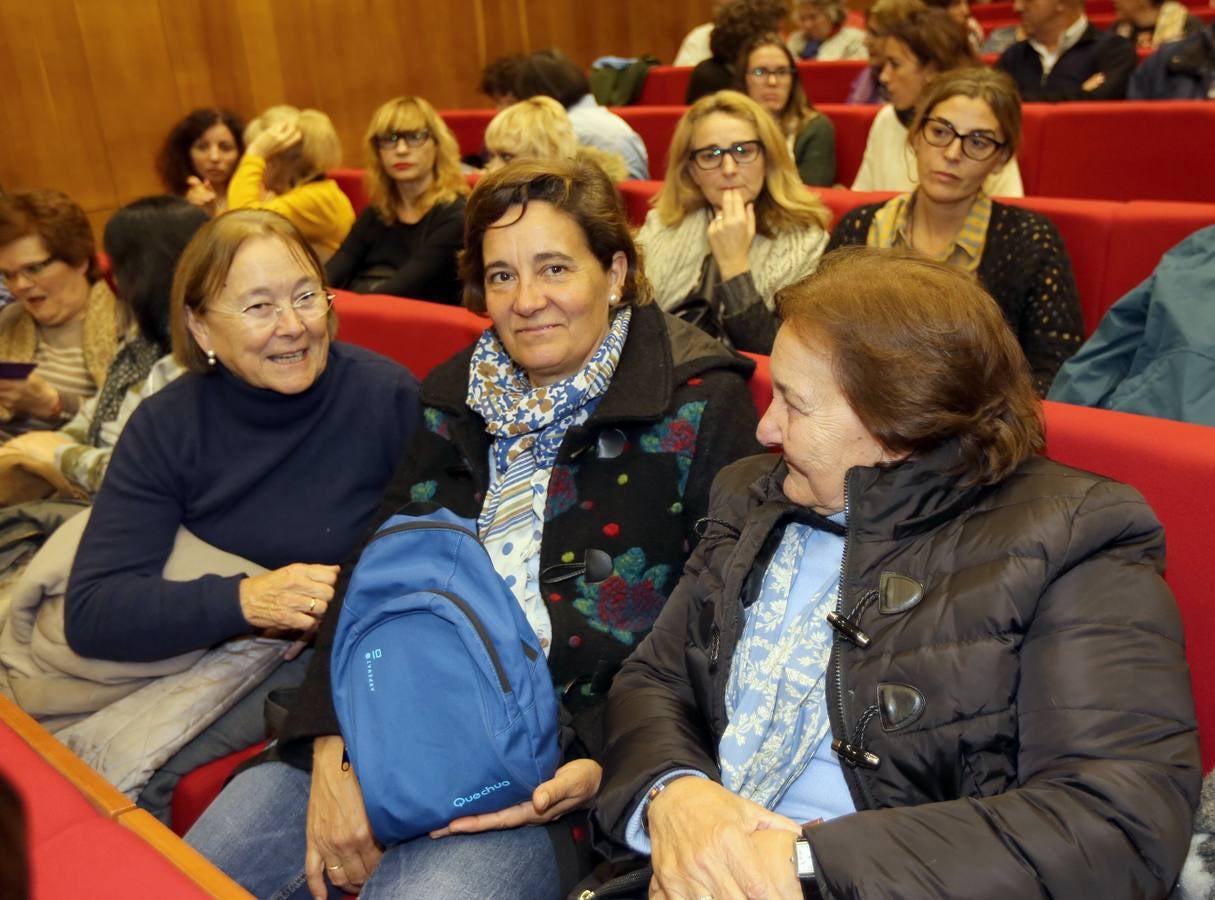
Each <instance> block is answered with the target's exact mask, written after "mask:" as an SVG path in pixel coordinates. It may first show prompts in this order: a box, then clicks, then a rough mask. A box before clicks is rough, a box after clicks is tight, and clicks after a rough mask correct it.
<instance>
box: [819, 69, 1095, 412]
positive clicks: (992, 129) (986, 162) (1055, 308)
mask: <svg viewBox="0 0 1215 900" xmlns="http://www.w3.org/2000/svg"><path fill="white" fill-rule="evenodd" d="M907 140H908V144H909V145H910V147H911V150H912V152H913V153H914V155H915V166H916V172H917V174H918V181H919V187H917V188H916V190H915V191H914V192H913V193H910V194H901V195H899V196H898V197H894V198H893V199H891V200H888V201H887V202H885V203H881V204H873V205H870V206H862V207H860V208H858V209H854V210H852V211H851V212H850V213H848V214H847V215H846V216H844V217H843V218H842V219H840V221H839V224H838V225H836V227H835V231H834V233H833V234H832V237H831V245H830V247H829V248H828V249H834V248H835V247H838V246H841V245H843V244H868V245H869V246H870V247H906V248H910V249H914V250H916V251H918V252H920V253H922V254H924V255H925V256H928V257H930V258H932V259H936V260H939V261H942V262H948V263H950V264H952V265H955V266H957V267H959V268H961V269H964V270H966V271H967V272H970V273H973V274H977V275H978V278H979V281H980V282H981V283H982V284H983V286H984V288H986V290H987V291H988V293H990V294H991V295H992V296H993V297H995V299H996V302H998V303H999V304H1000V309H1001V310H1003V312H1004V317H1005V319H1007V320H1008V324H1009V325H1010V326H1011V327H1012V330H1013V333H1014V334H1016V336H1017V339H1018V340H1019V341H1020V343H1021V348H1022V349H1023V350H1024V351H1025V355H1026V357H1027V358H1028V359H1029V364H1030V367H1031V368H1032V369H1033V375H1034V387H1035V388H1036V389H1037V391H1038V393H1039V394H1045V393H1046V390H1047V388H1049V387H1050V383H1051V380H1052V379H1053V378H1054V377H1055V373H1056V372H1057V371H1058V370H1059V366H1061V365H1062V364H1063V362H1064V360H1066V359H1067V358H1068V357H1069V356H1071V355H1072V354H1073V353H1075V352H1076V350H1077V349H1078V348H1079V346H1080V342H1081V340H1082V338H1083V335H1084V322H1083V320H1082V318H1081V315H1080V300H1079V297H1078V295H1077V293H1076V281H1075V279H1074V278H1073V276H1072V265H1071V260H1070V259H1069V258H1068V255H1067V248H1066V247H1064V245H1063V241H1062V239H1061V238H1060V237H1059V232H1058V231H1056V230H1055V226H1054V225H1053V224H1052V223H1051V221H1050V220H1049V219H1047V218H1046V217H1045V216H1043V215H1040V214H1039V213H1036V212H1033V211H1031V210H1028V209H1021V208H1020V207H1016V206H1006V205H1005V204H1003V203H997V202H995V201H993V200H992V199H991V198H990V197H988V196H987V194H985V193H984V190H983V185H984V183H985V182H987V181H988V179H989V178H991V177H992V176H993V175H995V173H997V172H998V171H999V170H1000V169H1001V168H1002V167H1003V166H1004V165H1006V164H1007V163H1008V161H1009V160H1010V159H1012V158H1013V156H1014V155H1015V154H1016V152H1017V147H1018V146H1019V145H1020V142H1021V101H1020V98H1019V96H1018V94H1017V87H1016V85H1015V84H1014V83H1013V81H1012V79H1010V78H1009V77H1008V76H1007V75H1005V74H1004V73H1003V72H999V71H996V70H994V69H961V70H958V71H955V72H951V73H948V74H946V75H942V76H941V77H940V78H938V79H937V80H936V81H935V82H933V84H932V86H931V88H930V89H929V91H928V95H927V96H926V97H925V99H924V103H923V106H921V107H920V112H919V115H918V116H917V117H916V119H915V121H914V122H913V123H912V126H911V130H910V131H909V132H908V138H907Z"/></svg>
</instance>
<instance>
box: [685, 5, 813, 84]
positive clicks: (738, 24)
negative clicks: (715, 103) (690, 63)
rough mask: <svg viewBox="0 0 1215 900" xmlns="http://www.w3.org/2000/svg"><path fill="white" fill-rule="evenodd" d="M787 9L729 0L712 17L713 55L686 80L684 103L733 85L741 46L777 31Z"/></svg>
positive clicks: (711, 39)
mask: <svg viewBox="0 0 1215 900" xmlns="http://www.w3.org/2000/svg"><path fill="white" fill-rule="evenodd" d="M788 14H789V10H788V8H787V7H786V5H785V4H784V3H783V2H782V0H731V2H729V3H727V4H726V5H725V6H723V7H722V8H721V9H719V10H718V11H717V15H716V16H714V18H713V32H712V33H711V34H710V35H709V49H710V50H712V51H713V55H712V56H711V57H709V58H708V59H706V60H703V61H702V62H699V63H697V64H696V67H695V68H694V69H692V77H691V78H690V79H688V91H687V94H686V95H685V97H684V102H685V103H687V104H689V105H690V104H692V103H695V102H696V101H697V100H699V99H700V98H701V97H704V96H706V95H708V94H714V93H716V92H717V91H724V90H727V89H729V88H732V87H733V86H734V66H735V65H736V64H737V62H738V55H739V54H740V53H741V52H742V49H743V46H744V45H745V44H746V43H747V41H749V40H750V39H751V38H752V37H754V36H755V35H757V34H766V33H768V32H770V31H779V30H780V26H781V23H782V22H783V21H784V20H785V16H787V15H788Z"/></svg>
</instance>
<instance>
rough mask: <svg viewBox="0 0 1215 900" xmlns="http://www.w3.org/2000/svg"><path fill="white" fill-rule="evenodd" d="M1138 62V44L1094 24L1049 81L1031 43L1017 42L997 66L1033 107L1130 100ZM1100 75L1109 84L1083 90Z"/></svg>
mask: <svg viewBox="0 0 1215 900" xmlns="http://www.w3.org/2000/svg"><path fill="white" fill-rule="evenodd" d="M1138 61H1139V60H1138V57H1137V56H1136V55H1135V45H1134V44H1132V43H1131V42H1130V41H1128V40H1127V39H1126V38H1124V37H1119V36H1118V35H1116V34H1110V33H1108V32H1104V31H1098V30H1097V29H1096V28H1094V27H1093V25H1092V23H1091V22H1090V23H1089V26H1088V28H1086V29H1084V33H1083V34H1081V35H1080V40H1079V41H1077V42H1076V44H1075V46H1073V47H1071V48H1070V49H1068V51H1067V52H1066V53H1064V54H1063V55H1062V56H1060V57H1059V59H1058V60H1057V61H1056V62H1055V65H1054V68H1052V69H1051V70H1050V74H1049V75H1047V76H1045V77H1043V75H1042V60H1041V58H1040V57H1039V56H1038V51H1036V50H1035V49H1034V48H1033V47H1031V46H1030V45H1029V41H1017V43H1015V44H1013V45H1012V46H1011V47H1009V48H1008V49H1007V50H1005V51H1004V52H1003V53H1002V54H1001V55H1000V58H999V59H998V60H997V61H996V65H997V66H998V67H999V68H1001V69H1003V70H1004V71H1005V72H1007V73H1008V74H1009V75H1011V76H1012V78H1013V81H1015V82H1016V83H1017V89H1018V90H1019V91H1020V92H1021V99H1022V100H1023V101H1025V102H1026V103H1032V102H1036V101H1052V102H1053V101H1056V100H1121V99H1123V98H1124V97H1126V89H1127V85H1128V84H1129V83H1130V80H1131V73H1132V72H1134V71H1135V65H1136V63H1137V62H1138ZM1098 72H1101V73H1103V74H1104V75H1105V83H1104V84H1102V85H1101V86H1100V87H1098V88H1096V89H1094V90H1091V91H1085V90H1082V89H1081V85H1082V84H1084V82H1085V81H1087V80H1088V79H1089V78H1091V77H1092V76H1093V75H1096V74H1097V73H1098Z"/></svg>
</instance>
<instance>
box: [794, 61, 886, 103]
mask: <svg viewBox="0 0 1215 900" xmlns="http://www.w3.org/2000/svg"><path fill="white" fill-rule="evenodd" d="M868 66H869V61H868V60H866V59H835V60H829V61H824V62H820V61H818V60H804V61H799V62H798V64H797V70H798V73H799V74H800V75H801V79H802V90H804V91H805V92H806V96H807V97H808V98H809V99H810V102H811V103H813V104H814V105H815V106H818V105H819V104H820V103H843V102H844V101H846V100H847V99H848V92H849V91H850V90H851V89H852V82H854V81H856V77H857V76H858V75H860V74H861V72H863V71H865V69H866V68H867V67H868Z"/></svg>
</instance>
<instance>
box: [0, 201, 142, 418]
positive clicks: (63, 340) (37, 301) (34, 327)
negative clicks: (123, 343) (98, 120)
mask: <svg viewBox="0 0 1215 900" xmlns="http://www.w3.org/2000/svg"><path fill="white" fill-rule="evenodd" d="M0 280H3V281H4V282H5V283H7V285H8V289H9V290H10V291H12V293H13V297H14V298H15V299H16V300H17V301H18V302H16V303H11V304H9V305H8V306H7V307H5V308H4V310H3V311H2V312H0V362H2V363H3V364H4V365H3V366H2V367H0V427H2V429H3V430H0V438H2V439H8V438H10V437H12V436H13V435H15V434H21V433H24V432H30V431H45V430H48V429H49V430H54V429H57V428H60V427H62V425H63V424H64V423H65V422H67V421H68V420H69V419H71V418H72V417H73V416H74V415H75V414H76V412H77V410H78V409H79V408H80V405H81V403H82V402H83V401H84V400H85V399H87V398H88V397H91V396H93V395H94V394H96V393H97V389H98V388H99V387H100V386H101V384H102V383H103V382H104V381H105V375H106V370H107V369H108V368H109V365H110V362H111V361H112V360H113V358H114V354H115V353H116V352H117V350H118V339H119V335H120V332H121V326H120V324H119V321H118V319H119V316H118V313H117V304H116V301H115V299H114V294H113V292H112V291H111V290H110V288H109V287H108V286H107V284H106V283H105V281H104V280H103V279H102V278H101V267H100V266H99V265H98V264H97V256H96V252H95V248H94V242H93V229H92V228H91V227H90V226H89V220H88V216H86V215H85V213H84V210H83V209H81V208H80V207H79V206H78V205H77V204H76V203H74V202H73V201H72V199H71V198H70V197H68V196H67V195H66V194H63V193H61V192H60V191H54V190H29V191H14V192H12V193H11V194H7V195H4V196H2V197H0ZM10 364H11V365H10ZM21 364H24V365H21Z"/></svg>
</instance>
